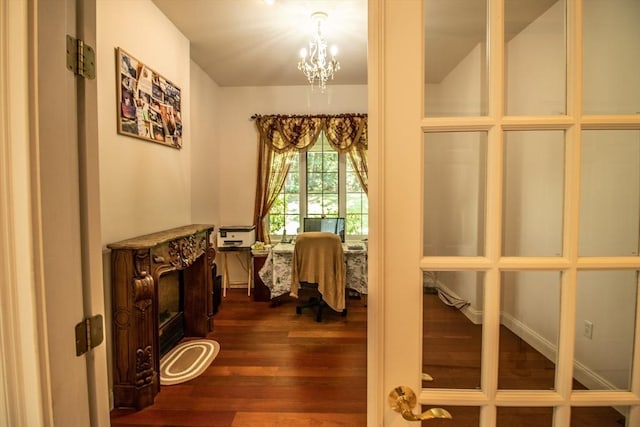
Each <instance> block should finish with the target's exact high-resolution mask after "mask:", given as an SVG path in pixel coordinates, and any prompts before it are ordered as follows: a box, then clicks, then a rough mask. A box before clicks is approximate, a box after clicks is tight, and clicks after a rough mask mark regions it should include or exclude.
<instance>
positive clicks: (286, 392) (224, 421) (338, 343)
mask: <svg viewBox="0 0 640 427" xmlns="http://www.w3.org/2000/svg"><path fill="white" fill-rule="evenodd" d="M302 297H303V298H305V297H306V296H304V295H303V296H302ZM281 302H282V303H281V304H279V305H275V306H273V305H272V304H270V303H269V302H256V301H253V299H252V297H248V296H247V295H246V291H245V290H244V289H230V290H228V291H227V296H226V297H225V298H224V299H223V301H222V304H221V306H220V310H219V312H218V313H217V314H216V316H215V319H214V331H213V332H212V333H211V334H209V338H211V339H214V340H216V341H217V342H218V343H220V352H219V353H218V356H217V357H216V359H215V360H214V361H213V363H212V364H211V366H210V367H209V368H208V369H207V370H206V371H205V372H204V373H203V374H202V375H201V376H199V377H198V378H196V379H194V380H192V381H189V382H188V383H185V384H179V385H174V386H166V387H161V391H160V393H159V394H158V396H157V397H156V400H155V402H154V404H153V405H152V406H150V407H147V408H145V409H143V410H141V411H137V412H133V411H131V410H127V409H116V410H114V411H112V414H111V425H112V427H124V426H128V427H131V426H138V427H142V426H145V427H149V426H174V427H187V426H193V427H195V426H207V427H218V426H219V427H227V426H229V427H230V426H256V427H258V426H278V427H282V426H301V427H304V426H350V427H358V426H366V409H367V408H366V394H367V389H366V386H367V366H366V364H367V354H366V340H367V309H366V307H365V306H364V304H363V300H360V299H352V298H350V299H348V300H347V307H348V314H347V316H346V317H342V316H341V314H340V313H336V312H333V311H331V310H329V309H325V311H324V313H323V321H322V322H321V323H318V322H316V321H315V316H314V314H313V312H311V311H310V310H303V313H302V314H301V315H297V314H296V313H295V305H296V303H297V300H293V299H287V298H285V299H283V300H281Z"/></svg>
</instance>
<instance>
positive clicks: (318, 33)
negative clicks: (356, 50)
mask: <svg viewBox="0 0 640 427" xmlns="http://www.w3.org/2000/svg"><path fill="white" fill-rule="evenodd" d="M326 19H327V14H326V13H324V12H315V13H313V14H312V15H311V21H312V22H313V25H314V32H313V37H312V39H311V40H310V41H309V50H308V51H307V49H306V48H302V50H300V61H299V62H298V70H300V71H302V73H303V74H304V75H305V77H306V78H307V80H309V83H310V84H311V88H312V89H313V86H314V84H317V85H318V87H319V88H320V90H321V91H324V89H325V87H326V83H327V80H329V79H332V80H333V75H334V74H335V72H336V71H338V70H339V69H340V63H339V62H338V60H337V59H336V53H337V52H338V49H337V48H336V47H335V46H333V47H332V48H331V59H328V58H327V42H326V41H325V40H324V38H323V37H322V24H323V23H324V21H325V20H326ZM307 55H308V56H307Z"/></svg>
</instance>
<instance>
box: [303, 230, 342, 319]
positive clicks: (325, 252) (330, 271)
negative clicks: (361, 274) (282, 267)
mask: <svg viewBox="0 0 640 427" xmlns="http://www.w3.org/2000/svg"><path fill="white" fill-rule="evenodd" d="M300 288H307V289H314V290H317V291H318V293H319V296H317V297H315V298H311V299H310V300H309V302H307V303H305V304H300V305H298V306H297V307H296V313H297V314H301V313H302V309H303V308H307V307H315V308H316V310H317V311H316V321H318V322H321V321H322V310H323V309H324V307H325V306H329V307H330V308H332V309H333V310H335V311H338V312H342V315H343V316H346V315H347V309H346V305H345V290H346V266H345V262H344V253H343V251H342V241H341V239H340V236H339V235H337V234H334V233H328V232H324V231H314V232H306V233H302V234H300V235H298V237H297V238H296V244H295V247H294V249H293V257H292V262H291V296H293V297H296V298H297V297H298V289H300Z"/></svg>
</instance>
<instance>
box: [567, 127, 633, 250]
mask: <svg viewBox="0 0 640 427" xmlns="http://www.w3.org/2000/svg"><path fill="white" fill-rule="evenodd" d="M581 172H582V173H581V182H582V184H581V192H580V242H579V243H580V246H579V255H581V256H632V255H637V254H638V231H639V230H638V225H639V223H640V131H638V130H588V131H583V132H582V159H581Z"/></svg>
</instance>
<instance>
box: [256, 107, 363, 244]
mask: <svg viewBox="0 0 640 427" xmlns="http://www.w3.org/2000/svg"><path fill="white" fill-rule="evenodd" d="M252 118H253V119H254V120H255V122H256V127H257V128H258V134H259V138H258V147H259V148H258V153H259V154H258V182H257V185H256V202H255V210H254V223H255V225H256V238H257V240H260V241H263V242H265V243H269V242H270V238H269V227H268V224H266V222H265V220H266V217H267V214H268V213H269V210H270V209H271V206H272V205H273V202H274V201H275V199H276V196H277V195H278V193H279V192H280V190H282V186H283V185H284V182H285V178H286V176H287V173H288V172H289V166H290V162H291V160H292V158H293V154H294V153H296V152H298V151H306V150H308V149H309V148H310V147H312V146H313V145H314V144H315V143H316V141H317V140H318V136H319V135H320V132H323V131H324V133H325V135H326V136H327V140H328V141H329V144H331V146H332V147H333V148H334V149H336V150H337V151H339V152H340V153H347V154H348V158H349V161H350V162H351V165H352V166H353V169H354V170H355V172H356V174H357V176H358V179H359V181H360V184H361V185H362V188H363V190H364V191H365V193H368V190H369V187H368V178H367V173H368V168H367V149H368V142H367V115H366V114H339V115H335V116H334V115H331V116H330V115H319V116H302V115H292V116H287V115H269V116H261V115H255V116H253V117H252Z"/></svg>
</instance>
